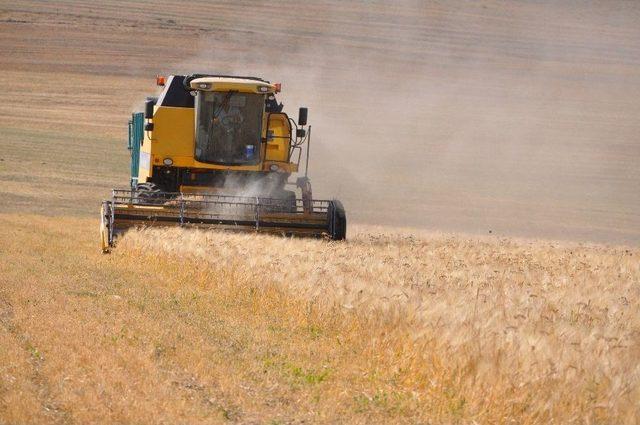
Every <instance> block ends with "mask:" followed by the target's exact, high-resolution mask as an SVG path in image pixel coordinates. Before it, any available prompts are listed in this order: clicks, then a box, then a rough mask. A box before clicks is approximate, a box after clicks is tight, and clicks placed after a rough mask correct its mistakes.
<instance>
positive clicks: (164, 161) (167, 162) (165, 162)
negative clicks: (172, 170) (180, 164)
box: [162, 158, 173, 165]
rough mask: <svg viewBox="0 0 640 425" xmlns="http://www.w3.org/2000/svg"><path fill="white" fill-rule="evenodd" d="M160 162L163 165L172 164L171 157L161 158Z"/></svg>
mask: <svg viewBox="0 0 640 425" xmlns="http://www.w3.org/2000/svg"><path fill="white" fill-rule="evenodd" d="M162 163H163V164H164V165H173V159H171V158H165V159H163V160H162Z"/></svg>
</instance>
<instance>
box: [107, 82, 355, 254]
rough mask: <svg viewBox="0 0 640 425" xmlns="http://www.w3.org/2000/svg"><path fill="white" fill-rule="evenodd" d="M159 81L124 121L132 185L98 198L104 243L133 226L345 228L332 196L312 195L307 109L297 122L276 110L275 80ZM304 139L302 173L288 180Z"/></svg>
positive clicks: (281, 230)
mask: <svg viewBox="0 0 640 425" xmlns="http://www.w3.org/2000/svg"><path fill="white" fill-rule="evenodd" d="M157 84H158V85H159V86H163V87H164V90H163V91H162V93H161V94H160V97H158V98H147V102H146V104H145V111H144V113H142V112H138V113H134V114H133V116H132V118H131V121H129V145H128V148H129V150H130V151H131V187H130V188H127V189H114V190H113V194H112V197H111V199H109V200H105V201H103V202H102V211H101V227H100V234H101V238H102V250H103V251H104V252H108V251H109V249H110V248H111V247H113V246H114V243H115V239H116V237H117V236H118V235H119V234H121V233H122V232H124V231H125V230H127V229H128V228H131V227H136V226H191V227H201V228H221V229H228V230H242V231H257V232H270V233H276V234H282V235H300V236H314V237H326V238H329V239H334V240H342V239H344V238H345V234H346V216H345V212H344V208H343V207H342V204H341V203H340V201H336V200H331V201H329V200H317V199H313V197H312V193H311V183H310V181H309V178H308V176H307V172H308V168H309V147H310V142H311V127H310V126H309V127H308V129H305V125H306V124H307V109H306V108H300V111H299V115H298V122H297V124H296V122H295V121H294V120H293V119H291V118H289V116H288V115H287V114H286V113H284V112H282V104H281V103H278V102H277V101H276V98H275V94H276V93H278V92H279V91H280V84H271V83H270V82H268V81H265V80H263V79H260V78H255V77H236V76H225V75H202V74H196V75H189V76H182V75H173V76H170V77H168V78H167V79H166V80H165V78H164V77H157ZM303 146H305V149H304V154H305V159H304V176H302V177H298V178H297V179H296V181H295V183H291V182H289V177H290V176H291V174H292V173H297V172H298V170H299V168H300V161H301V158H302V154H303V149H302V148H303ZM287 186H292V187H289V188H288V187H287ZM291 189H293V190H291ZM295 189H299V190H300V195H301V196H300V197H298V196H296V192H295Z"/></svg>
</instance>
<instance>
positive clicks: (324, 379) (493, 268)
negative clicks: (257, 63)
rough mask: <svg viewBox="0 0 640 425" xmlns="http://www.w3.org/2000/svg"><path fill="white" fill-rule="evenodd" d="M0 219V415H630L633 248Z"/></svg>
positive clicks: (130, 419)
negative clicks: (104, 229) (99, 245)
mask: <svg viewBox="0 0 640 425" xmlns="http://www.w3.org/2000/svg"><path fill="white" fill-rule="evenodd" d="M34 223H35V226H36V228H37V229H38V232H37V233H34V232H30V229H31V228H32V227H33V225H34ZM2 224H3V225H4V228H9V229H11V230H10V231H9V234H8V235H7V236H8V237H7V238H3V239H2V245H0V248H1V249H2V252H3V253H4V254H3V262H2V269H1V272H2V273H1V274H0V283H1V284H2V286H0V287H1V288H2V291H1V292H0V296H1V298H2V300H3V301H2V310H0V311H1V315H0V318H1V320H2V326H1V327H0V332H1V335H2V341H3V343H2V344H0V347H1V351H0V356H1V361H0V365H2V366H0V376H1V377H2V381H1V382H2V386H1V387H0V395H1V398H0V400H2V404H0V407H1V409H2V410H0V412H2V415H1V418H2V420H3V421H4V422H6V423H20V422H60V423H88V422H95V421H98V422H110V423H114V422H117V423H142V422H161V423H222V422H225V421H232V422H240V423H302V422H312V423H318V422H321V423H335V422H350V423H391V422H393V423H454V422H458V423H523V424H525V423H628V424H632V423H637V421H638V420H639V419H640V409H638V406H639V404H638V400H639V397H640V379H639V373H640V368H639V366H638V363H637V359H638V357H639V355H640V339H639V335H640V317H639V313H638V312H639V311H640V309H639V308H638V307H639V305H638V303H639V301H638V300H639V299H640V297H639V296H638V295H639V294H638V292H639V291H640V286H639V283H640V262H638V256H639V255H640V251H638V250H637V249H629V248H606V247H602V246H598V245H585V244H575V243H550V242H541V241H527V240H513V239H491V238H478V237H462V236H459V235H457V236H451V235H444V234H426V233H421V232H416V231H413V232H409V231H407V230H403V231H390V230H388V229H387V230H385V229H380V228H375V227H366V226H365V227H356V229H354V231H353V233H352V235H351V237H350V238H349V241H348V242H346V243H333V242H327V241H321V240H299V239H285V238H277V237H272V236H264V235H253V234H228V233H217V232H207V231H199V230H186V229H146V230H145V229H142V230H139V231H132V232H130V233H128V234H126V235H125V236H124V237H123V238H122V239H121V240H120V243H119V245H118V246H117V249H116V250H114V252H113V253H112V254H111V255H101V254H99V253H98V252H97V250H95V249H92V248H94V247H95V240H94V238H95V230H96V229H91V228H90V227H89V226H87V227H88V229H89V230H87V231H85V230H82V231H78V230H77V226H76V225H75V224H77V220H69V219H62V222H61V223H58V224H57V225H56V224H52V223H51V222H49V221H47V220H44V219H41V218H37V217H28V218H24V217H17V216H11V217H6V216H5V217H3V218H2ZM60 224H62V226H60ZM72 224H74V226H72ZM26 247H28V249H27V248H26ZM27 250H28V251H29V252H30V253H27V252H26V251H27ZM78 252H83V254H82V255H77V253H78ZM60 258H66V260H61V259H60ZM15 264H20V265H21V267H20V268H17V267H15V266H13V265H15ZM141 264H144V266H143V267H141V266H140V265H141ZM25 270H29V276H31V277H30V278H29V279H28V280H25V279H24V273H25V272H24V271H25ZM14 282H23V284H21V285H12V283H14ZM25 353H26V354H28V355H26V356H25Z"/></svg>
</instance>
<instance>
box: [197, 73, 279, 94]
mask: <svg viewBox="0 0 640 425" xmlns="http://www.w3.org/2000/svg"><path fill="white" fill-rule="evenodd" d="M189 86H190V87H191V89H192V90H201V91H232V90H233V91H239V92H243V93H259V94H270V93H276V89H277V87H276V85H275V84H271V83H269V82H268V81H265V80H262V79H260V78H252V77H227V76H209V77H200V78H194V79H193V80H191V81H190V83H189Z"/></svg>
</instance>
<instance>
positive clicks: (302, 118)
mask: <svg viewBox="0 0 640 425" xmlns="http://www.w3.org/2000/svg"><path fill="white" fill-rule="evenodd" d="M307 112H308V110H307V108H304V107H303V108H300V110H299V111H298V125H300V126H305V125H307Z"/></svg>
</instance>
